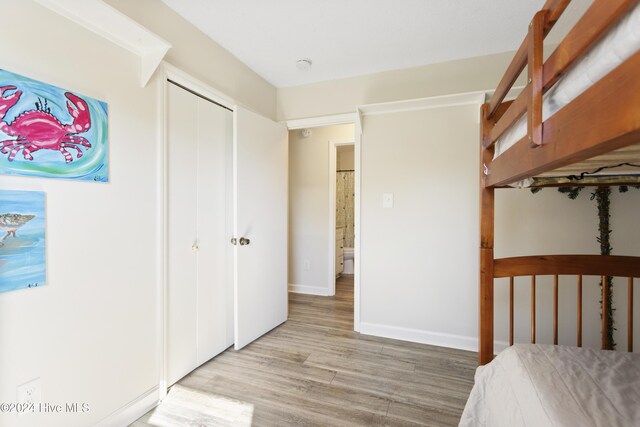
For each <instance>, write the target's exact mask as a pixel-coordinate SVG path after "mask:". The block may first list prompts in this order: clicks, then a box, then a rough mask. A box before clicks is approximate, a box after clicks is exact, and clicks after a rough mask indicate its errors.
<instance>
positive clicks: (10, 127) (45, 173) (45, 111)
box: [0, 70, 109, 182]
mask: <svg viewBox="0 0 640 427" xmlns="http://www.w3.org/2000/svg"><path fill="white" fill-rule="evenodd" d="M108 148H109V147H108V114H107V104H106V103H104V102H102V101H99V100H97V99H93V98H90V97H88V96H84V95H80V94H78V93H75V92H72V91H68V90H65V89H62V88H59V87H56V86H52V85H49V84H47V83H43V82H40V81H37V80H33V79H30V78H28V77H24V76H21V75H19V74H15V73H12V72H9V71H6V70H0V174H10V175H26V176H36V177H44V178H65V179H73V180H82V181H97V182H108V181H109V150H108Z"/></svg>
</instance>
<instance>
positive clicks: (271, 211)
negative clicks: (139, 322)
mask: <svg viewBox="0 0 640 427" xmlns="http://www.w3.org/2000/svg"><path fill="white" fill-rule="evenodd" d="M234 124H235V131H234V138H235V145H234V150H235V153H234V154H235V155H234V173H235V179H234V199H235V200H234V205H235V227H234V228H235V236H236V237H237V238H238V244H237V246H235V249H234V250H235V254H236V256H235V268H236V272H235V309H234V313H235V348H236V349H240V348H242V347H244V346H245V345H247V344H248V343H250V342H251V341H253V340H255V339H256V338H258V337H260V336H261V335H263V334H264V333H265V332H268V331H269V330H271V329H273V328H275V327H276V326H278V325H279V324H281V323H282V322H284V321H285V320H287V304H288V301H287V233H288V227H287V197H288V181H287V179H288V134H287V129H286V128H285V127H284V126H282V125H280V124H278V123H275V122H273V121H271V120H269V119H266V118H264V117H262V116H260V115H258V114H255V113H252V112H250V111H248V110H245V109H243V108H240V107H237V108H236V111H235V121H234ZM242 239H248V242H247V241H246V240H244V241H243V240H242ZM243 243H245V244H243ZM247 243H248V244H247Z"/></svg>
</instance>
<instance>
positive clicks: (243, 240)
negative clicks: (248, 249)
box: [240, 237, 251, 246]
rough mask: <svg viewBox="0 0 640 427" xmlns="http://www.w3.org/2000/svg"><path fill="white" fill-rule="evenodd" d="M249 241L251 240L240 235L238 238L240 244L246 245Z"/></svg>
mask: <svg viewBox="0 0 640 427" xmlns="http://www.w3.org/2000/svg"><path fill="white" fill-rule="evenodd" d="M249 243H251V240H249V239H245V238H244V237H241V238H240V246H246V245H248V244H249Z"/></svg>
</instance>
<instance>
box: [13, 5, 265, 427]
mask: <svg viewBox="0 0 640 427" xmlns="http://www.w3.org/2000/svg"><path fill="white" fill-rule="evenodd" d="M114 3H116V2H114ZM121 3H123V6H124V3H125V2H121ZM130 3H136V6H131V8H132V9H134V8H135V9H136V11H137V12H140V13H141V14H142V15H144V17H145V21H148V22H152V23H154V24H155V25H154V26H159V25H165V24H166V22H167V21H165V19H166V20H169V21H170V20H171V19H176V17H177V15H175V16H174V17H171V15H170V14H169V12H168V11H167V10H165V9H166V6H164V5H163V4H162V3H161V2H150V1H145V2H130ZM2 6H3V7H2V10H3V13H4V14H5V16H7V17H10V19H6V20H5V22H4V23H3V25H2V27H1V28H0V36H1V37H2V39H3V40H5V41H7V42H6V43H2V45H1V47H0V52H1V53H2V58H3V63H2V68H6V69H7V70H10V71H13V72H17V73H20V74H24V75H27V76H30V77H32V78H35V79H38V80H42V81H44V82H47V83H50V84H55V85H57V86H61V87H64V88H68V89H70V90H73V91H77V92H79V93H82V94H85V95H88V96H92V97H95V98H98V99H101V100H103V101H105V102H107V103H108V104H109V144H110V145H109V156H110V159H109V164H110V180H111V181H110V182H109V183H108V184H97V183H88V182H73V181H66V180H53V179H38V178H23V177H18V176H4V175H3V176H0V189H20V190H38V191H45V192H46V213H47V286H44V287H42V288H37V289H27V290H21V291H15V292H9V293H3V294H0V402H15V401H16V387H17V386H18V385H19V384H22V383H25V382H27V381H29V380H31V379H33V378H36V377H40V378H41V382H42V401H43V402H47V403H51V404H64V403H66V402H81V403H82V402H85V403H88V404H89V407H90V411H89V412H87V413H84V414H68V413H64V414H55V415H33V416H22V417H17V416H16V415H15V414H8V413H0V425H2V426H47V427H56V426H64V427H73V426H88V425H94V424H96V423H97V422H99V421H101V420H103V419H105V417H107V416H109V415H110V414H112V413H113V412H114V411H117V410H119V409H120V408H122V407H123V406H124V405H126V404H128V403H129V402H131V401H132V400H133V399H135V398H137V397H138V396H141V395H143V394H144V393H145V392H147V391H149V390H152V389H153V388H154V387H155V386H157V385H158V378H159V366H158V347H157V344H158V343H157V341H156V331H157V328H158V326H159V325H158V323H157V319H156V309H157V305H156V298H157V285H158V279H159V278H158V276H157V274H156V273H157V271H158V268H159V259H158V258H157V256H156V255H157V250H158V247H159V245H160V241H159V239H158V234H157V229H158V223H157V215H158V210H157V209H158V188H159V187H158V185H159V182H160V180H159V179H158V174H159V161H158V159H159V151H158V150H159V143H158V135H157V129H158V102H159V94H160V91H159V86H158V85H159V82H158V81H157V79H154V80H152V82H151V83H150V84H149V85H148V86H147V87H146V88H144V89H142V88H140V86H139V67H140V62H139V61H140V59H139V58H138V57H135V56H133V55H132V54H131V53H129V52H128V51H125V50H123V49H121V48H119V47H117V46H116V45H114V44H112V43H110V42H107V41H106V40H104V39H101V38H100V37H98V36H96V35H95V34H93V33H92V32H90V31H87V30H85V29H84V28H82V27H80V26H78V25H76V24H74V23H72V22H71V21H69V20H67V19H64V18H62V17H60V16H58V15H57V14H55V13H53V12H51V11H49V10H47V9H45V8H43V7H41V6H39V5H37V4H35V3H33V2H32V1H20V2H16V1H12V2H10V1H3V2H2ZM123 8H124V7H123ZM156 8H160V9H161V13H160V12H158V13H160V14H161V15H162V20H161V21H160V22H159V23H158V22H155V21H154V19H155V16H156V12H157V11H156ZM176 22H178V21H177V20H176ZM166 26H167V28H163V31H162V32H163V34H162V36H163V37H165V38H167V39H169V40H171V41H172V42H174V41H175V40H177V35H173V33H172V31H176V32H181V34H180V37H182V39H181V43H187V42H188V41H189V37H190V36H189V35H188V34H186V33H185V30H184V24H183V23H181V24H180V25H176V26H175V27H172V26H171V25H168V24H166ZM190 40H191V42H190V43H191V47H190V48H189V50H187V51H186V52H185V51H182V50H181V49H183V44H181V43H174V47H173V48H172V61H173V62H174V65H177V66H179V67H180V66H182V65H184V64H182V62H181V61H183V59H185V58H186V56H189V57H192V56H195V55H197V54H198V53H199V52H200V53H199V55H200V56H208V55H209V54H210V53H206V52H209V51H208V50H207V49H209V48H211V45H212V42H210V41H209V42H207V43H203V42H202V40H200V39H199V38H198V37H192V38H191V39H190ZM201 52H205V53H204V54H203V53H201ZM214 59H217V60H219V61H220V62H216V61H215V60H214ZM229 61H230V62H229ZM227 62H229V63H228V64H227ZM238 63H239V62H238V61H236V62H233V61H231V60H229V59H228V58H227V57H223V56H220V57H215V58H211V57H209V60H207V61H205V60H202V61H192V62H189V63H188V64H187V65H188V67H184V68H189V70H190V71H193V70H197V71H198V73H197V74H198V75H199V76H200V77H201V78H202V79H203V80H205V81H206V82H208V83H211V84H213V85H214V86H216V88H217V89H219V90H227V89H229V93H228V95H229V96H238V98H240V100H241V101H242V102H244V103H249V104H251V106H252V108H254V109H256V110H259V111H263V112H265V114H266V113H268V112H269V111H271V114H272V115H273V105H274V103H275V97H274V95H275V90H273V88H271V89H270V88H269V87H268V86H261V83H259V82H257V81H256V79H255V78H254V77H246V76H245V75H244V74H246V73H244V74H243V72H241V71H238V73H236V74H235V75H231V74H233V73H230V75H227V76H220V75H217V74H216V73H217V72H218V71H217V70H218V69H219V68H224V69H227V70H237V69H238V67H239V66H238ZM211 76H215V77H212V78H211V79H209V78H208V77H211ZM217 83H220V84H219V85H217ZM243 83H246V86H243ZM257 86H260V87H259V88H257ZM253 89H256V93H255V94H254V95H253V96H252V95H250V91H251V90H253Z"/></svg>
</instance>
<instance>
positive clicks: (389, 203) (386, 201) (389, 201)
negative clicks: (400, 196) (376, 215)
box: [382, 193, 393, 209]
mask: <svg viewBox="0 0 640 427" xmlns="http://www.w3.org/2000/svg"><path fill="white" fill-rule="evenodd" d="M382 207H383V208H384V209H391V208H393V193H383V194H382Z"/></svg>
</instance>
